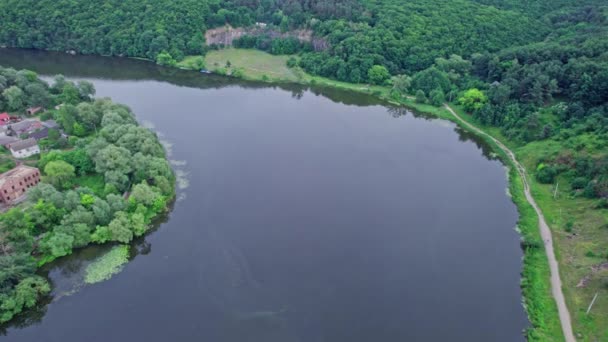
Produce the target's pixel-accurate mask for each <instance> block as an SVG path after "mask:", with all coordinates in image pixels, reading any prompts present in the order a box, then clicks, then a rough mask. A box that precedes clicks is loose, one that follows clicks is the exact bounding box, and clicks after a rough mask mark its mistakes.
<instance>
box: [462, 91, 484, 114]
mask: <svg viewBox="0 0 608 342" xmlns="http://www.w3.org/2000/svg"><path fill="white" fill-rule="evenodd" d="M487 101H488V98H487V96H486V95H485V94H484V93H483V91H481V90H479V89H476V88H472V89H469V90H467V91H466V92H465V93H464V95H463V96H462V97H461V98H460V99H458V102H460V104H461V105H462V106H463V107H464V109H465V110H467V111H469V112H475V111H477V110H480V109H481V108H482V107H483V105H484V104H485V103H486V102H487Z"/></svg>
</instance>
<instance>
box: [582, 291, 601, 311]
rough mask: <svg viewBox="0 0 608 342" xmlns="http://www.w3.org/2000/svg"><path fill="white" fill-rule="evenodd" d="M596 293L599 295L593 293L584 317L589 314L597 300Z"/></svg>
mask: <svg viewBox="0 0 608 342" xmlns="http://www.w3.org/2000/svg"><path fill="white" fill-rule="evenodd" d="M598 293H599V292H596V293H595V296H593V300H591V304H589V307H588V308H587V312H586V313H585V314H586V315H588V314H589V311H591V307H592V306H593V303H595V300H596V299H597V294H598Z"/></svg>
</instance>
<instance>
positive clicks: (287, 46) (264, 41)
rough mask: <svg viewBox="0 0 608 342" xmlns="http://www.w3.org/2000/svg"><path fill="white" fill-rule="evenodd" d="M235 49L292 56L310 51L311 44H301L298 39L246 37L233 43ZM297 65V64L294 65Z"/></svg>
mask: <svg viewBox="0 0 608 342" xmlns="http://www.w3.org/2000/svg"><path fill="white" fill-rule="evenodd" d="M232 44H233V46H234V47H237V48H243V49H258V50H262V51H267V52H270V53H271V54H273V55H292V54H295V53H298V52H302V51H310V49H311V48H310V44H308V43H304V42H300V41H299V40H298V39H297V38H294V37H287V38H271V37H270V36H267V35H260V36H250V35H245V36H242V37H240V38H237V39H235V40H234V41H233V42H232ZM294 65H295V64H294Z"/></svg>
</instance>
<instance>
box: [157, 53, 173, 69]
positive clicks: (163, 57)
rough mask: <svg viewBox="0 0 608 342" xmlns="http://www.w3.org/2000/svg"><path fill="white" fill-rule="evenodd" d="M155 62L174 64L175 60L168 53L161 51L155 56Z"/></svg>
mask: <svg viewBox="0 0 608 342" xmlns="http://www.w3.org/2000/svg"><path fill="white" fill-rule="evenodd" d="M156 64H159V65H165V66H174V65H175V64H177V62H176V61H175V59H173V56H171V54H170V53H168V52H165V51H163V52H161V53H159V54H158V55H157V56H156Z"/></svg>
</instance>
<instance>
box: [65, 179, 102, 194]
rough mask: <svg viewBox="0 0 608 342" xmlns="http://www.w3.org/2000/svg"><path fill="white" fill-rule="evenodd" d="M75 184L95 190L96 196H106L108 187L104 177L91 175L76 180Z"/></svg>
mask: <svg viewBox="0 0 608 342" xmlns="http://www.w3.org/2000/svg"><path fill="white" fill-rule="evenodd" d="M73 183H74V184H77V185H78V186H81V187H85V188H89V189H91V190H93V192H94V193H95V195H98V196H104V195H105V193H104V187H105V185H106V183H105V180H104V178H103V175H101V174H91V175H85V176H79V177H76V178H74V180H73Z"/></svg>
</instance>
